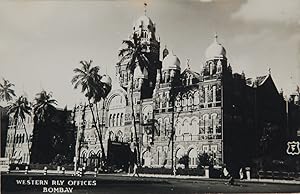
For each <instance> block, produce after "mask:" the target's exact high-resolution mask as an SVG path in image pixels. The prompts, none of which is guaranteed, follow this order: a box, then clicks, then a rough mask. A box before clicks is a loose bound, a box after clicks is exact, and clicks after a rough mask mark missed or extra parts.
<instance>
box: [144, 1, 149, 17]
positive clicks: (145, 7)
mask: <svg viewBox="0 0 300 194" xmlns="http://www.w3.org/2000/svg"><path fill="white" fill-rule="evenodd" d="M147 5H148V4H147V3H144V14H145V15H147Z"/></svg>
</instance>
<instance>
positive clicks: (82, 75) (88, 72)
mask: <svg viewBox="0 0 300 194" xmlns="http://www.w3.org/2000/svg"><path fill="white" fill-rule="evenodd" d="M92 62H93V61H92V60H90V61H89V62H88V61H80V64H81V65H82V66H81V68H75V69H74V70H73V71H74V73H75V74H76V75H75V76H74V77H73V79H72V80H71V83H72V84H74V89H77V88H78V87H79V86H80V87H81V92H82V93H84V94H85V97H87V99H88V103H89V108H90V110H91V113H92V117H93V124H94V127H95V128H96V131H97V134H98V137H99V141H100V146H101V151H102V159H103V160H105V152H104V146H103V142H102V132H101V130H100V129H99V128H100V120H99V115H98V108H97V103H98V102H100V100H101V99H104V98H105V97H106V96H107V94H108V93H109V92H110V90H111V83H110V82H109V81H107V80H105V81H104V80H103V77H104V76H101V75H100V74H99V69H100V68H99V66H95V67H92V66H91V65H92ZM92 100H93V102H92ZM94 105H96V106H95V109H96V114H97V120H98V125H97V121H96V115H95V110H94V108H93V107H94Z"/></svg>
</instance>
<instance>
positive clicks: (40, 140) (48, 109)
mask: <svg viewBox="0 0 300 194" xmlns="http://www.w3.org/2000/svg"><path fill="white" fill-rule="evenodd" d="M55 105H57V101H56V100H55V99H53V98H52V93H51V92H50V93H47V92H46V91H45V90H43V91H41V92H40V93H38V94H36V98H35V104H34V105H33V113H34V131H33V141H32V143H33V145H32V148H33V150H32V152H33V153H32V159H33V162H41V160H43V161H47V157H45V156H49V154H48V152H49V151H50V150H49V149H48V148H47V146H46V144H49V143H50V140H49V139H48V137H49V135H47V134H48V133H50V131H49V130H48V128H49V127H50V124H51V118H52V117H53V115H54V114H55V111H56V108H55ZM41 145H43V146H41ZM41 148H42V149H47V151H48V152H44V151H40V150H39V149H41ZM49 157H50V156H49Z"/></svg>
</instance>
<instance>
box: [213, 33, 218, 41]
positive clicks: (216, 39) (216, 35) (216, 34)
mask: <svg viewBox="0 0 300 194" xmlns="http://www.w3.org/2000/svg"><path fill="white" fill-rule="evenodd" d="M214 37H215V42H218V33H217V32H215V36H214Z"/></svg>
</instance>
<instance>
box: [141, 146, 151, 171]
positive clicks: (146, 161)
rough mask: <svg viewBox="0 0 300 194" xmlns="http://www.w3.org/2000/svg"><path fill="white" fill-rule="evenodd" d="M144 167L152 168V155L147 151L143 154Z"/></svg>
mask: <svg viewBox="0 0 300 194" xmlns="http://www.w3.org/2000/svg"><path fill="white" fill-rule="evenodd" d="M142 158H143V163H142V164H143V166H146V167H150V166H151V153H150V152H149V151H148V150H147V151H145V152H144V153H143V157H142Z"/></svg>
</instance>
